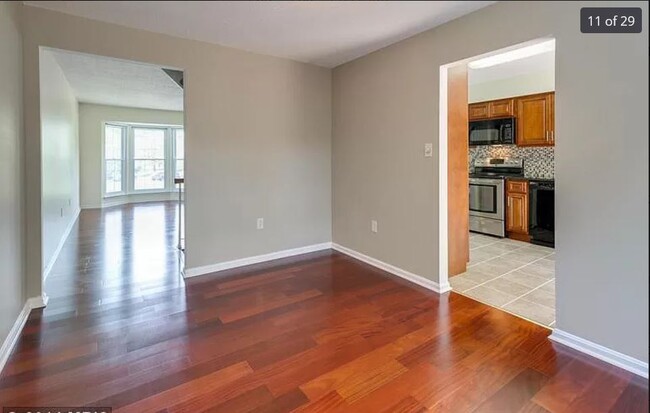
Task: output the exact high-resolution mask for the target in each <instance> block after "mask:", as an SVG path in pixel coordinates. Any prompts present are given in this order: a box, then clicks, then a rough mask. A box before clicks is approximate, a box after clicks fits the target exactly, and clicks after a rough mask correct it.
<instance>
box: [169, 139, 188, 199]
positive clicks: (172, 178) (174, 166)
mask: <svg viewBox="0 0 650 413" xmlns="http://www.w3.org/2000/svg"><path fill="white" fill-rule="evenodd" d="M179 130H182V131H183V178H185V150H184V149H185V129H184V128H183V127H182V126H181V127H172V128H171V141H172V145H171V146H172V165H171V166H172V172H171V184H172V186H173V187H174V188H175V187H176V186H175V185H174V179H175V178H176V162H177V161H178V158H177V157H176V132H177V131H179Z"/></svg>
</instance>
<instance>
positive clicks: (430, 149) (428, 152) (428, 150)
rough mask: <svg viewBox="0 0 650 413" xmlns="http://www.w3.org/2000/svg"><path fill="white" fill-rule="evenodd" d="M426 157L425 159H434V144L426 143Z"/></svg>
mask: <svg viewBox="0 0 650 413" xmlns="http://www.w3.org/2000/svg"><path fill="white" fill-rule="evenodd" d="M424 157H425V158H431V157H433V144H432V143H425V144H424Z"/></svg>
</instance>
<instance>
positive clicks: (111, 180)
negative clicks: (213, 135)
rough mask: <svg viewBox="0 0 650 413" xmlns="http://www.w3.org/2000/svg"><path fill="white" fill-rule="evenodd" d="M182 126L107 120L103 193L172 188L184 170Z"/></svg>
mask: <svg viewBox="0 0 650 413" xmlns="http://www.w3.org/2000/svg"><path fill="white" fill-rule="evenodd" d="M184 138H185V134H184V131H183V128H182V127H178V126H164V125H140V124H121V123H107V124H106V125H105V130H104V196H115V195H129V194H135V193H146V192H167V191H173V190H174V188H175V186H174V178H182V177H183V172H184V166H185V162H184V158H185V151H184V142H183V141H184Z"/></svg>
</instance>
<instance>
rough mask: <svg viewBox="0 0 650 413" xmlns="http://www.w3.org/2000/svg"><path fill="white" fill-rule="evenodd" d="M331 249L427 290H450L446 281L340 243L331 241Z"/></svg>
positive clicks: (442, 292)
mask: <svg viewBox="0 0 650 413" xmlns="http://www.w3.org/2000/svg"><path fill="white" fill-rule="evenodd" d="M332 249H334V250H336V251H339V252H341V253H343V254H345V255H349V256H350V257H352V258H356V259H358V260H359V261H363V262H365V263H366V264H369V265H372V266H373V267H377V268H379V269H380V270H384V271H386V272H389V273H391V274H393V275H396V276H398V277H400V278H404V279H405V280H407V281H410V282H412V283H414V284H417V285H419V286H421V287H424V288H426V289H427V290H431V291H435V292H437V293H438V294H444V293H446V292H448V291H451V286H450V285H449V283H447V284H446V285H440V284H438V283H437V282H435V281H432V280H430V279H428V278H424V277H422V276H421V275H417V274H413V273H412V272H409V271H406V270H403V269H401V268H398V267H395V266H394V265H391V264H387V263H385V262H383V261H379V260H378V259H376V258H372V257H369V256H367V255H365V254H362V253H360V252H357V251H355V250H352V249H350V248H347V247H344V246H342V245H339V244H335V243H332Z"/></svg>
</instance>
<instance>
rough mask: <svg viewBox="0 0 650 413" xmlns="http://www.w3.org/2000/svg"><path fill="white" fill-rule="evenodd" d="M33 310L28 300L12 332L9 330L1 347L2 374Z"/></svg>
mask: <svg viewBox="0 0 650 413" xmlns="http://www.w3.org/2000/svg"><path fill="white" fill-rule="evenodd" d="M31 310H32V309H31V307H30V306H29V300H28V301H27V302H25V305H24V306H23V309H22V310H21V311H20V314H18V318H17V319H16V322H15V323H14V325H13V327H11V330H9V334H8V335H7V338H5V341H4V342H3V343H2V347H0V372H2V370H3V369H4V368H5V365H6V364H7V360H9V356H10V355H11V351H12V350H13V349H14V347H15V346H16V343H17V342H18V338H20V333H21V331H23V327H25V323H26V322H27V318H28V317H29V312H30V311H31Z"/></svg>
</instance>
